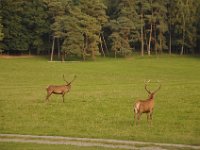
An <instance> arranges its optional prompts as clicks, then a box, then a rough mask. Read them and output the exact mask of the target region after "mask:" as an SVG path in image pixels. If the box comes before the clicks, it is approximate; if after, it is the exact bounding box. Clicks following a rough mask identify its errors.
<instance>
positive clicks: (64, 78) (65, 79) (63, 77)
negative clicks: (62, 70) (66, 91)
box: [63, 74, 69, 84]
mask: <svg viewBox="0 0 200 150" xmlns="http://www.w3.org/2000/svg"><path fill="white" fill-rule="evenodd" d="M63 80H64V81H65V82H66V83H67V84H69V82H68V81H67V80H66V79H65V76H64V74H63Z"/></svg>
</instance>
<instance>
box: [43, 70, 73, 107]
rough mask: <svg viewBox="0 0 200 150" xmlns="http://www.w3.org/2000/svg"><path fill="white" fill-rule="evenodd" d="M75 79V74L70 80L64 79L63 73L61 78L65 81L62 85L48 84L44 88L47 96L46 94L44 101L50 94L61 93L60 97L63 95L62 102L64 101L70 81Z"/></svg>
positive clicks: (69, 87)
mask: <svg viewBox="0 0 200 150" xmlns="http://www.w3.org/2000/svg"><path fill="white" fill-rule="evenodd" d="M75 79H76V75H75V76H74V78H73V79H72V81H71V82H68V81H67V80H66V79H65V76H64V74H63V80H64V81H65V82H66V84H64V85H49V86H48V87H47V88H46V90H47V96H46V101H48V100H49V97H50V96H51V95H52V94H61V95H62V97H63V103H64V100H65V94H66V93H68V92H69V91H70V89H71V84H72V82H73V81H74V80H75Z"/></svg>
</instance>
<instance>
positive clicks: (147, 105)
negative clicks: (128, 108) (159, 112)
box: [133, 80, 161, 124]
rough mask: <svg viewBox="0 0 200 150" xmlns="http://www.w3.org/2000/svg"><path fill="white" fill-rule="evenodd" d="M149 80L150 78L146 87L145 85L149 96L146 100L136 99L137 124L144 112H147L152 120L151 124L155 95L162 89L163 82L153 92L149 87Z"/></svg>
mask: <svg viewBox="0 0 200 150" xmlns="http://www.w3.org/2000/svg"><path fill="white" fill-rule="evenodd" d="M149 82H150V80H149V81H148V82H146V83H145V87H144V88H145V90H146V91H147V93H148V94H149V97H148V98H147V99H146V100H138V101H136V103H135V104H134V106H133V107H134V120H135V124H137V122H139V120H140V117H141V115H142V113H146V114H147V121H148V122H150V124H151V121H152V115H153V109H154V95H155V94H156V93H157V92H158V91H159V90H160V88H161V84H160V85H159V87H158V88H157V89H156V90H155V91H154V92H151V91H150V90H148V89H147V83H149ZM149 120H150V121H149Z"/></svg>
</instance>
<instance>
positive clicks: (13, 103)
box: [0, 56, 200, 145]
mask: <svg viewBox="0 0 200 150" xmlns="http://www.w3.org/2000/svg"><path fill="white" fill-rule="evenodd" d="M0 70H1V71H0V133H17V134H35V135H59V136H72V137H90V138H92V137H95V138H111V139H124V140H137V141H150V142H162V143H183V144H192V145H200V117H199V114H200V109H199V108H200V93H199V90H200V58H192V57H178V56H171V57H168V56H164V57H159V58H156V57H149V58H147V57H146V58H141V57H133V58H129V59H117V60H115V59H104V60H101V59H100V60H97V61H95V62H65V63H61V62H48V60H47V59H45V58H41V57H33V58H10V59H2V58H1V59H0ZM63 74H65V77H66V79H67V80H69V81H70V80H71V79H72V78H73V76H74V75H77V79H76V81H75V82H74V83H73V85H72V90H71V91H70V93H68V94H67V95H66V96H65V103H63V102H62V97H61V96H59V95H53V96H51V97H50V101H49V102H46V101H45V97H46V87H47V85H49V84H63V83H64V81H63V79H62V75H63ZM147 79H151V80H152V81H157V80H160V81H161V84H162V88H161V90H160V91H159V92H158V93H157V95H156V97H155V110H154V115H153V125H152V127H149V126H148V124H147V121H146V115H143V116H142V118H141V122H140V125H138V126H134V119H133V109H132V106H133V103H134V101H135V100H137V99H140V98H141V99H145V98H146V97H147V92H146V91H145V90H144V81H145V80H147ZM157 86H158V84H157V83H155V82H153V83H151V84H150V85H149V88H150V89H152V90H154V89H156V88H157Z"/></svg>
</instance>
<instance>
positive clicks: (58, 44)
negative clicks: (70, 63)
mask: <svg viewBox="0 0 200 150" xmlns="http://www.w3.org/2000/svg"><path fill="white" fill-rule="evenodd" d="M57 46H58V59H60V40H59V38H57Z"/></svg>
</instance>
